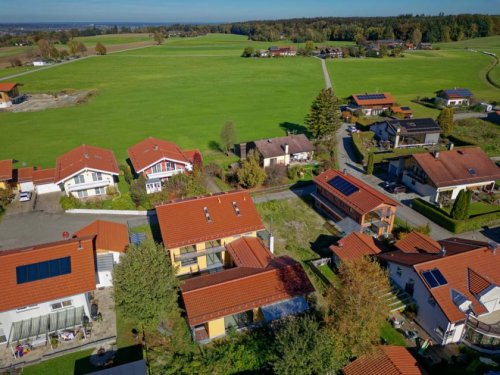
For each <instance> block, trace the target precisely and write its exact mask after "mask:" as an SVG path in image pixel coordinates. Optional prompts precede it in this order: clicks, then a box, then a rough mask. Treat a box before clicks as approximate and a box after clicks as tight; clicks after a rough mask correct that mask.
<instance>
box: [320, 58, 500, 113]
mask: <svg viewBox="0 0 500 375" xmlns="http://www.w3.org/2000/svg"><path fill="white" fill-rule="evenodd" d="M491 62H492V58H491V57H489V56H486V55H483V54H479V53H473V52H468V51H461V50H448V51H446V50H440V51H414V52H407V53H406V54H405V57H403V58H383V59H344V60H331V61H328V69H329V72H330V76H331V79H332V83H333V86H334V89H335V90H336V93H337V95H338V96H340V97H347V96H349V95H351V94H358V93H365V92H390V93H392V95H393V96H394V97H395V99H396V101H397V102H398V103H399V104H401V105H409V106H410V107H412V109H413V110H414V111H415V117H422V116H431V117H436V116H437V115H438V114H439V112H438V111H437V110H435V109H431V108H427V107H424V106H421V105H418V104H415V103H412V102H411V100H412V99H416V98H417V97H418V96H420V97H421V98H422V97H434V96H435V92H436V91H438V90H441V89H445V88H453V87H466V88H469V89H470V90H471V91H472V92H473V93H474V95H475V96H476V98H478V99H484V100H499V98H500V90H499V89H497V88H495V87H493V86H491V85H490V84H489V83H487V82H486V80H485V78H484V73H485V71H486V70H487V68H488V66H490V64H491Z"/></svg>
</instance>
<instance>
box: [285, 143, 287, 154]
mask: <svg viewBox="0 0 500 375" xmlns="http://www.w3.org/2000/svg"><path fill="white" fill-rule="evenodd" d="M285 155H288V143H285Z"/></svg>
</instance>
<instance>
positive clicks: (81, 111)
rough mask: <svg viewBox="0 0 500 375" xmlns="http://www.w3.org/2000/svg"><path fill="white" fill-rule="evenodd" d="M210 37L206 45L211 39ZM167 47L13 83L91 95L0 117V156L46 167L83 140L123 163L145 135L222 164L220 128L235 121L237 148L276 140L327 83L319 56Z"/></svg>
mask: <svg viewBox="0 0 500 375" xmlns="http://www.w3.org/2000/svg"><path fill="white" fill-rule="evenodd" d="M202 39H203V38H197V40H202ZM221 39H222V42H224V41H226V40H227V36H225V35H224V36H222V38H221ZM177 40H178V41H179V42H178V43H180V44H183V43H193V42H192V41H189V40H187V39H177ZM177 40H175V41H177ZM208 40H209V41H208V42H207V43H208V44H210V45H211V44H212V43H214V40H217V38H214V37H213V36H212V37H208ZM235 40H237V41H240V40H241V38H240V37H235ZM222 42H221V43H222ZM197 43H198V42H197ZM172 44H174V43H173V42H172ZM170 48H171V47H170V43H167V44H165V45H162V46H153V47H148V48H143V49H139V50H135V51H128V52H124V53H117V54H113V55H107V56H99V57H92V58H89V59H86V60H80V61H76V62H73V63H71V64H66V65H61V66H57V67H54V68H52V69H48V70H44V71H39V72H35V73H33V74H29V75H26V76H23V77H20V78H18V80H19V81H20V82H22V83H23V84H24V86H23V91H24V92H57V91H60V90H64V89H75V90H84V89H85V90H87V89H93V90H96V91H97V94H96V95H95V96H94V97H93V98H92V99H91V100H90V101H89V102H88V103H86V104H82V105H79V106H75V107H71V108H64V109H53V110H46V111H43V112H36V113H0V127H1V131H2V135H3V136H4V137H5V138H4V139H9V142H4V143H3V144H2V147H1V148H0V159H3V158H15V159H17V160H20V161H23V162H26V163H27V164H28V165H42V166H51V165H54V163H55V159H56V157H57V156H58V155H60V154H61V153H63V152H66V151H67V150H69V149H71V148H73V147H75V146H77V145H79V144H81V143H87V144H93V145H96V146H101V147H108V148H111V149H113V150H114V152H115V155H116V156H117V158H118V159H119V160H124V159H125V158H126V150H127V148H128V147H130V146H131V145H133V144H134V143H136V142H139V141H140V140H142V139H143V138H145V137H147V136H156V137H159V138H163V139H167V140H171V141H174V142H177V143H178V144H179V145H180V146H181V147H184V148H199V149H200V150H201V151H202V152H204V156H205V157H208V158H209V159H210V158H211V157H212V158H213V157H219V155H221V154H220V153H219V152H216V151H212V149H213V148H214V142H217V141H218V140H219V133H220V129H221V128H222V126H223V124H224V123H225V122H226V121H234V122H235V124H236V131H237V138H238V141H246V140H252V139H255V138H264V137H270V136H277V135H282V134H284V130H283V128H282V127H281V126H280V124H281V123H285V122H288V123H291V124H302V123H303V120H304V117H305V115H306V113H307V112H308V109H309V106H310V103H311V102H312V100H313V99H314V97H315V96H316V94H317V93H318V91H319V90H320V89H321V88H322V87H323V86H324V81H323V77H322V74H321V67H320V62H319V61H318V60H316V59H307V58H300V59H299V58H297V59H285V58H283V59H243V58H240V57H239V54H240V53H241V51H242V50H243V47H242V46H240V48H239V53H238V54H235V55H234V57H226V56H212V57H197V56H183V57H179V56H176V57H171V56H170V55H169V53H170V52H169V50H170ZM207 48H208V47H207ZM211 48H212V49H214V50H219V48H220V46H219V45H218V44H217V43H214V45H213V46H212V47H211ZM211 154H212V156H211Z"/></svg>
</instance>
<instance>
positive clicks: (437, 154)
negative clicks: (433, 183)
mask: <svg viewBox="0 0 500 375" xmlns="http://www.w3.org/2000/svg"><path fill="white" fill-rule="evenodd" d="M432 155H434V159H439V151H434V152H433V153H432Z"/></svg>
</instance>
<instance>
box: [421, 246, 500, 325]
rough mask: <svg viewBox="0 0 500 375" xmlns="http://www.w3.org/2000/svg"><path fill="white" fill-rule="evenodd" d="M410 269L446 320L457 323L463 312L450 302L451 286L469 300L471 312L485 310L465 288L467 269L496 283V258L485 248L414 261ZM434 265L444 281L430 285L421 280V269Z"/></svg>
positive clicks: (499, 281) (499, 266)
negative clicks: (414, 263)
mask: <svg viewBox="0 0 500 375" xmlns="http://www.w3.org/2000/svg"><path fill="white" fill-rule="evenodd" d="M414 268H415V271H417V273H418V274H419V275H420V277H421V278H422V281H423V282H424V284H425V286H426V287H427V288H428V289H429V292H430V293H431V294H432V296H433V297H434V299H435V300H436V302H437V303H438V304H439V306H440V307H441V309H442V310H443V312H444V314H445V315H446V316H447V318H448V319H449V321H450V322H457V321H460V320H462V319H464V317H465V313H463V312H462V311H460V310H459V308H458V307H457V306H456V305H455V304H454V302H453V300H452V298H451V289H454V290H456V291H457V292H460V293H461V294H462V295H464V296H465V297H466V298H467V299H468V300H469V301H471V302H472V308H473V310H474V313H476V314H477V315H481V314H484V313H486V312H488V310H487V309H486V308H485V307H484V305H482V304H481V303H480V302H479V300H477V299H476V298H475V296H474V295H473V294H472V292H471V291H470V289H469V288H470V286H469V268H470V269H473V270H474V272H476V273H477V274H478V275H481V276H483V277H488V278H489V279H490V280H492V281H493V282H494V283H495V285H500V257H498V256H496V255H494V254H493V251H491V250H490V249H488V248H487V247H482V248H479V249H476V250H471V251H467V252H463V253H460V254H456V255H453V256H449V257H440V258H438V259H435V260H433V261H429V262H425V263H421V264H417V265H415V266H414ZM435 268H437V269H439V270H440V271H441V273H442V274H443V276H444V277H445V279H446V280H447V282H448V283H447V284H445V285H441V286H438V287H435V288H430V287H429V286H428V285H427V284H426V283H425V281H424V278H423V277H422V272H424V271H427V270H431V269H435ZM472 289H474V290H476V291H477V290H478V285H477V284H476V283H475V284H474V285H473V288H472Z"/></svg>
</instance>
